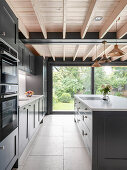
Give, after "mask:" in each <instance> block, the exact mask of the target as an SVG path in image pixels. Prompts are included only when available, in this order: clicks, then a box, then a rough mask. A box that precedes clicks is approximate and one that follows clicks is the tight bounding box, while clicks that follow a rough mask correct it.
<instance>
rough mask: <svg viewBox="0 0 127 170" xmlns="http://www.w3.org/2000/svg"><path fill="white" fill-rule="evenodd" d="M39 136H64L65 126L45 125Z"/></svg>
mask: <svg viewBox="0 0 127 170" xmlns="http://www.w3.org/2000/svg"><path fill="white" fill-rule="evenodd" d="M38 136H59V137H61V136H63V126H55V125H53V126H52V125H49V126H43V127H42V128H41V129H40V131H39V133H38Z"/></svg>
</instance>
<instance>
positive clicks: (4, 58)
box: [0, 39, 18, 140]
mask: <svg viewBox="0 0 127 170" xmlns="http://www.w3.org/2000/svg"><path fill="white" fill-rule="evenodd" d="M17 63H18V52H17V51H16V50H14V49H13V48H12V47H11V46H9V45H8V44H7V43H5V42H4V41H3V40H2V39H0V140H3V139H4V138H6V137H7V136H8V135H9V134H10V133H11V132H13V131H14V130H15V129H16V128H17V127H18V108H17V97H18V72H17V71H18V70H17Z"/></svg>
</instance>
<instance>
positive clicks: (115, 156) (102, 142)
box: [74, 95, 127, 170]
mask: <svg viewBox="0 0 127 170" xmlns="http://www.w3.org/2000/svg"><path fill="white" fill-rule="evenodd" d="M102 97H103V96H101V95H75V102H74V107H75V117H74V120H75V122H76V124H77V126H78V129H79V132H80V134H81V136H82V139H83V141H84V144H85V147H86V149H87V152H88V155H89V158H90V159H91V170H126V169H127V99H126V98H123V97H117V96H110V97H109V100H108V101H104V100H103V99H102Z"/></svg>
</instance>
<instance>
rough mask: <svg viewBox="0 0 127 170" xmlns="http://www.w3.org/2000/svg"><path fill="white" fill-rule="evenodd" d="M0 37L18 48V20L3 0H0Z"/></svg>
mask: <svg viewBox="0 0 127 170" xmlns="http://www.w3.org/2000/svg"><path fill="white" fill-rule="evenodd" d="M0 38H2V39H3V40H5V41H6V42H7V43H8V44H9V45H11V46H12V47H13V48H14V49H15V50H18V20H17V18H16V16H15V15H14V13H13V12H12V10H11V9H10V7H9V6H8V4H7V3H6V1H4V0H0Z"/></svg>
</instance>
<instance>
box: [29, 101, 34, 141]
mask: <svg viewBox="0 0 127 170" xmlns="http://www.w3.org/2000/svg"><path fill="white" fill-rule="evenodd" d="M34 132H35V103H34V102H32V103H30V104H28V136H29V139H31V137H32V136H33V134H34Z"/></svg>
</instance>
